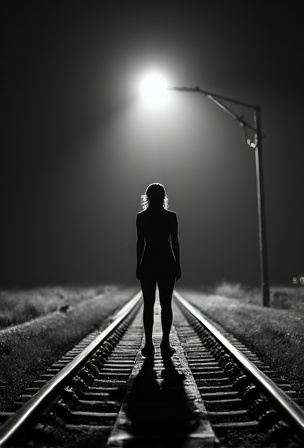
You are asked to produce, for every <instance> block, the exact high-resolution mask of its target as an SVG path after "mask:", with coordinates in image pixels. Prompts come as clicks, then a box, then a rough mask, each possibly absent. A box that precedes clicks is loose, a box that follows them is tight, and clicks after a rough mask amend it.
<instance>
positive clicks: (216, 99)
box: [168, 87, 258, 146]
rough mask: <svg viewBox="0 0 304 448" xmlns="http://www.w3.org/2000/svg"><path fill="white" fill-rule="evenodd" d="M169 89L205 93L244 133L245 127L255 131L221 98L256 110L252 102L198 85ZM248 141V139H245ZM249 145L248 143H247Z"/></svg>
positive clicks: (254, 129)
mask: <svg viewBox="0 0 304 448" xmlns="http://www.w3.org/2000/svg"><path fill="white" fill-rule="evenodd" d="M168 89H169V90H178V91H181V92H198V93H202V94H203V95H205V96H206V97H207V98H208V99H209V100H210V101H212V102H213V103H214V104H216V105H217V106H218V107H220V108H221V109H222V110H224V111H225V112H226V113H227V114H228V115H230V116H231V117H232V118H233V119H234V120H236V121H237V122H238V123H239V125H240V126H241V127H242V128H244V130H245V134H246V129H251V130H252V131H254V132H255V133H256V132H257V129H256V127H254V126H252V125H251V124H249V123H248V122H247V121H246V120H244V118H243V117H242V116H240V115H237V114H236V113H235V112H233V110H231V109H230V108H229V107H228V106H226V104H224V103H223V102H222V101H221V100H224V101H229V102H232V103H235V104H239V105H240V106H245V107H248V108H250V109H253V110H256V109H258V106H253V105H252V104H248V103H244V102H243V101H238V100H234V99H232V98H228V97H225V96H222V95H218V94H216V93H211V92H208V91H207V90H202V89H201V88H200V87H168ZM247 143H248V141H247ZM249 146H250V145H249Z"/></svg>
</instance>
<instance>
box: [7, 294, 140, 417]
mask: <svg viewBox="0 0 304 448" xmlns="http://www.w3.org/2000/svg"><path fill="white" fill-rule="evenodd" d="M137 291H138V288H136V287H132V288H131V287H129V288H124V289H117V288H116V289H113V288H112V289H110V290H108V291H107V290H105V292H104V294H101V295H99V296H97V297H95V298H92V299H90V300H85V301H82V302H80V303H78V304H76V305H74V306H71V307H69V308H68V309H67V310H66V311H65V312H62V311H56V312H53V313H51V314H49V315H46V316H42V317H39V318H37V319H34V320H32V321H30V322H27V323H24V324H21V325H18V326H14V327H9V328H7V329H6V330H2V331H0V386H1V387H0V409H2V410H3V409H4V408H6V407H7V406H8V405H9V404H11V403H13V401H14V399H16V398H17V397H18V395H19V394H20V392H21V391H22V390H23V389H24V388H25V387H27V386H28V385H29V384H30V382H31V381H33V380H34V379H36V378H37V376H38V375H40V374H42V373H44V371H45V369H46V368H47V367H49V366H50V365H52V364H53V363H54V362H55V361H56V360H57V359H58V358H59V357H61V356H62V355H64V354H65V353H66V352H67V351H68V350H70V349H71V348H72V347H73V346H74V345H75V344H76V343H78V342H79V341H80V340H81V339H82V338H83V337H85V336H86V335H87V334H88V333H90V332H91V331H93V330H94V329H96V328H99V327H100V326H101V328H105V327H106V325H107V322H108V317H109V316H111V315H112V314H113V313H114V312H115V311H116V310H118V309H119V308H121V307H122V306H123V304H124V303H126V302H127V301H128V300H129V299H130V298H131V297H132V296H133V295H134V294H135V293H136V292H137ZM70 303H71V302H70Z"/></svg>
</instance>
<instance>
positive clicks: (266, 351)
mask: <svg viewBox="0 0 304 448" xmlns="http://www.w3.org/2000/svg"><path fill="white" fill-rule="evenodd" d="M180 292H181V294H182V295H183V296H184V297H185V298H186V299H187V300H189V302H190V303H192V304H193V305H195V306H196V307H197V308H198V309H200V310H202V312H204V313H205V314H206V315H207V316H209V317H210V318H211V319H213V320H215V321H216V322H218V323H219V324H220V325H222V326H223V327H224V328H225V329H226V330H227V331H229V332H231V333H233V334H234V335H235V336H236V337H237V338H238V339H239V340H240V341H242V342H243V343H244V344H246V345H247V347H249V348H250V349H251V350H252V351H253V352H254V353H256V354H257V355H259V356H260V357H261V358H262V359H263V360H265V361H266V362H267V363H269V364H270V365H272V366H273V367H275V368H277V369H279V371H280V372H281V374H282V375H284V377H286V378H287V379H288V380H289V381H290V383H291V384H293V386H294V387H295V388H297V389H298V390H302V391H304V382H303V378H304V353H303V343H304V325H303V319H304V313H300V312H299V311H290V310H285V309H273V308H263V307H261V306H260V305H252V304H250V303H244V302H243V301H241V300H239V299H232V298H227V297H223V296H219V295H212V294H205V293H203V292H201V291H198V290H192V291H191V290H189V289H181V290H180Z"/></svg>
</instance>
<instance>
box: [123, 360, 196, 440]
mask: <svg viewBox="0 0 304 448" xmlns="http://www.w3.org/2000/svg"><path fill="white" fill-rule="evenodd" d="M163 365H164V368H163V370H161V371H158V372H157V371H156V370H155V369H154V359H153V358H146V360H145V361H144V363H143V366H142V368H141V370H140V371H139V374H138V375H137V376H136V378H135V379H134V382H133V386H132V389H131V392H130V396H129V400H128V404H127V407H126V409H125V411H126V416H127V418H128V430H129V433H130V434H132V436H133V437H132V439H131V440H129V441H126V443H125V444H124V447H128V448H129V447H130V448H131V447H132V448H133V447H137V446H138V447H142V446H144V447H149V446H151V447H152V446H153V447H155V446H156V445H155V442H156V441H157V440H159V441H162V443H163V442H164V441H166V445H165V446H168V447H169V446H172V447H173V446H174V448H182V447H184V446H186V445H185V444H186V439H187V436H188V435H189V434H190V433H193V432H194V431H195V429H196V428H197V427H198V426H199V423H200V422H199V418H198V414H197V409H196V407H195V404H194V403H193V401H192V400H191V398H190V397H189V396H187V394H186V390H185V387H184V380H185V377H184V374H183V373H180V372H179V371H178V370H177V368H176V366H175V365H174V362H173V361H172V359H171V358H164V359H163ZM143 440H144V443H143ZM171 444H172V445H171ZM162 446H163V445H162Z"/></svg>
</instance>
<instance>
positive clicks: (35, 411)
mask: <svg viewBox="0 0 304 448" xmlns="http://www.w3.org/2000/svg"><path fill="white" fill-rule="evenodd" d="M141 297H142V292H141V291H140V292H138V293H137V294H136V295H135V296H134V297H133V298H132V299H131V300H129V302H128V303H127V304H126V305H124V306H123V307H122V309H121V310H120V311H119V312H118V313H117V314H116V315H115V316H114V317H115V319H114V320H113V322H112V323H111V324H110V325H109V326H108V327H107V328H106V329H105V330H103V331H102V332H101V333H100V334H99V335H98V336H97V337H96V338H95V339H94V341H92V342H91V343H90V344H89V345H88V346H87V347H86V348H85V349H84V350H83V351H82V352H81V353H80V354H79V355H77V356H76V357H75V359H73V361H71V362H70V363H69V364H68V365H67V366H65V367H64V368H63V369H62V370H61V371H60V372H59V373H57V374H56V375H55V376H54V377H53V378H52V379H51V380H50V381H49V382H48V383H47V384H45V386H43V387H42V388H41V389H40V390H39V391H38V392H37V393H36V394H35V395H34V396H33V397H32V398H31V399H30V400H29V401H28V402H27V403H25V404H24V405H23V406H22V407H21V408H20V409H19V410H18V411H17V412H16V413H15V414H14V415H13V416H12V417H11V418H10V419H9V420H7V421H6V422H4V424H3V425H2V426H1V427H0V447H1V448H8V447H11V446H12V443H13V442H16V440H17V438H18V437H22V436H23V435H24V434H25V432H26V431H28V430H29V428H31V427H33V426H34V425H35V424H37V422H38V421H39V418H40V417H41V415H42V414H43V413H45V412H47V411H48V410H49V409H50V407H51V406H52V405H53V404H54V402H56V400H57V399H58V398H59V396H60V393H61V392H62V390H63V388H64V387H66V385H67V384H68V383H69V381H70V380H71V378H73V377H74V376H75V375H76V374H77V372H78V371H79V370H80V369H81V368H82V367H83V366H84V364H85V363H86V362H87V361H88V359H89V358H90V357H91V356H92V355H93V354H94V353H95V352H96V350H98V349H99V348H100V346H101V345H102V343H103V342H104V341H105V340H106V338H107V337H109V336H110V335H111V333H113V332H114V331H115V329H116V328H117V327H118V326H119V325H120V324H121V323H122V321H123V320H124V319H125V318H126V317H127V316H128V315H129V314H130V313H131V312H132V311H133V310H134V309H135V308H136V306H137V305H138V304H139V301H140V299H141Z"/></svg>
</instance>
